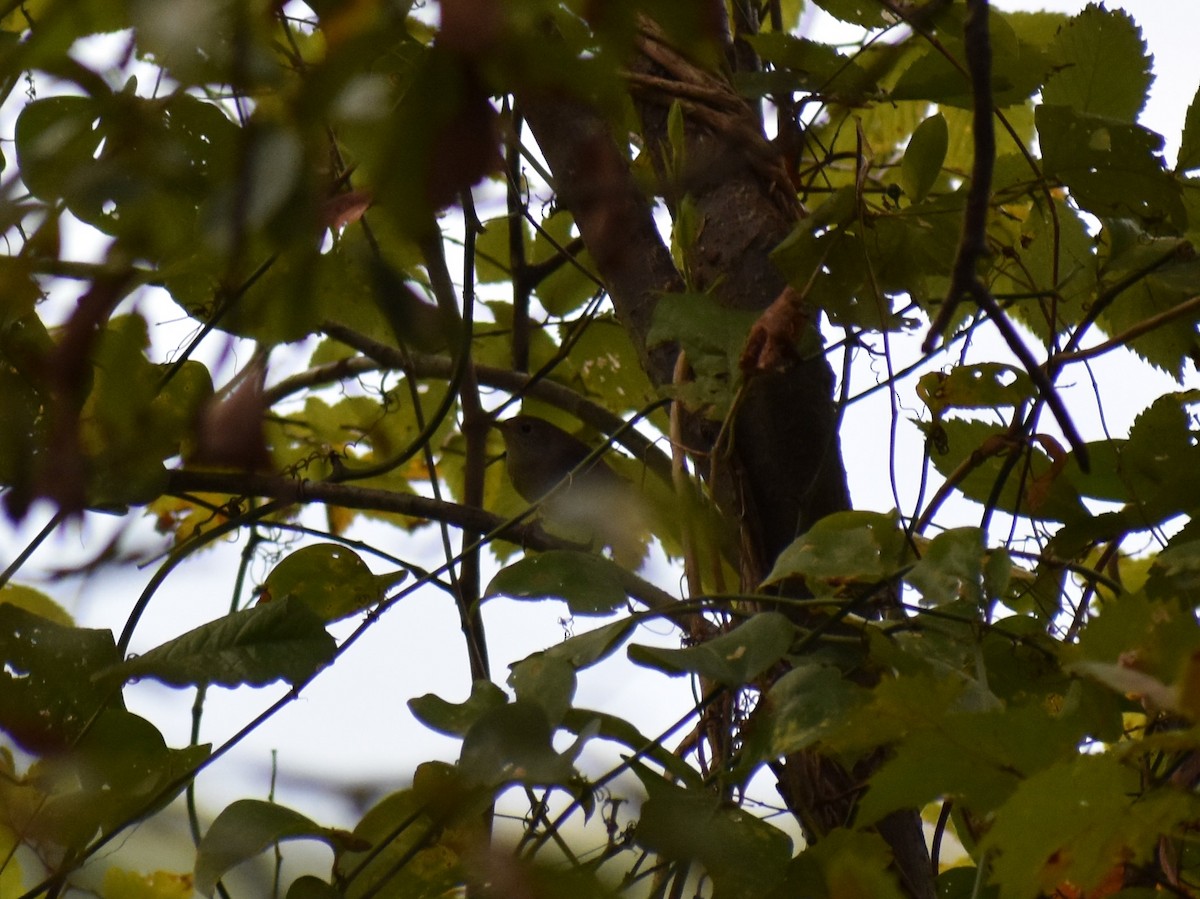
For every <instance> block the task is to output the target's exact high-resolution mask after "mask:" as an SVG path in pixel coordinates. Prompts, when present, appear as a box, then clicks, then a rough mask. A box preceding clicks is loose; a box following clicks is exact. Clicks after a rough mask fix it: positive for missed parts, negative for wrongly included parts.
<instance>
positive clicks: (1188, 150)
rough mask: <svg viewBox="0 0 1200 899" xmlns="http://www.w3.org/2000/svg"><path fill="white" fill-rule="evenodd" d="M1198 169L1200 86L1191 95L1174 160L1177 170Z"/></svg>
mask: <svg viewBox="0 0 1200 899" xmlns="http://www.w3.org/2000/svg"><path fill="white" fill-rule="evenodd" d="M1194 169H1200V88H1197V89H1196V95H1195V96H1194V97H1192V104H1191V106H1189V107H1188V111H1187V116H1186V117H1185V118H1184V120H1183V136H1182V137H1181V138H1180V141H1179V156H1178V158H1177V159H1176V162H1175V170H1176V171H1178V172H1190V171H1192V170H1194Z"/></svg>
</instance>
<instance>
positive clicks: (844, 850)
mask: <svg viewBox="0 0 1200 899" xmlns="http://www.w3.org/2000/svg"><path fill="white" fill-rule="evenodd" d="M894 857H895V856H894V853H893V851H892V849H891V847H889V846H888V844H887V843H885V842H884V841H883V838H882V837H881V836H879V834H877V833H860V832H858V831H854V830H850V829H848V828H840V827H839V828H835V829H834V830H833V831H831V832H830V833H829V834H827V835H826V836H825V837H822V839H821V841H820V842H819V843H817V845H816V846H813V847H810V848H809V849H807V850H806V851H805V852H804V853H803V854H802V855H800V856H799V857H798V858H796V859H795V860H793V863H792V866H791V868H792V869H791V871H789V874H788V883H787V886H788V889H787V890H785V891H783V892H782V893H781V894H780V895H784V896H794V895H805V894H808V893H809V891H811V890H812V887H811V886H810V885H809V884H810V883H811V881H812V879H813V878H814V876H816V877H819V878H820V882H821V883H822V886H824V887H825V890H826V893H825V895H827V896H828V897H830V899H841V897H843V896H870V897H871V899H903V897H904V896H906V895H908V894H907V893H906V892H904V891H902V890H901V889H900V886H899V884H898V883H897V882H896V875H895V873H894V861H893V860H894ZM814 869H815V870H814ZM973 899H975V897H973Z"/></svg>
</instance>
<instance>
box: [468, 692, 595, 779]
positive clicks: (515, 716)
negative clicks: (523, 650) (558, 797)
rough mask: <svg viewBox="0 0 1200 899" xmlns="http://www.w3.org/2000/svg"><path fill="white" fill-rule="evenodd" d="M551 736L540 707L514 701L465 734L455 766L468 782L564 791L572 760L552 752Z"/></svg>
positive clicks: (571, 776) (481, 719) (483, 717)
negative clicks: (538, 787)
mask: <svg viewBox="0 0 1200 899" xmlns="http://www.w3.org/2000/svg"><path fill="white" fill-rule="evenodd" d="M552 737H553V728H552V727H551V725H550V721H549V719H548V718H547V717H546V712H545V710H544V709H543V708H542V707H541V705H539V704H536V703H532V702H521V701H518V702H513V703H510V704H508V705H504V706H497V707H495V708H491V709H488V710H486V711H485V712H484V713H483V714H482V715H480V716H479V718H478V719H477V720H476V721H475V723H474V724H472V725H471V728H470V730H468V731H467V734H466V736H465V737H464V738H463V745H462V753H461V754H460V755H459V758H458V765H459V768H460V769H461V770H462V773H463V776H464V777H465V778H466V779H467V780H468V781H469V782H471V783H476V784H480V785H484V786H490V787H499V786H502V785H505V784H512V783H519V784H524V785H526V786H561V787H568V786H570V785H571V783H572V782H573V781H574V780H575V779H576V777H577V774H576V772H575V769H574V768H573V767H572V764H571V760H572V758H573V756H572V755H571V753H569V752H568V753H566V754H560V753H558V752H557V751H556V750H555V749H554V746H553V744H552Z"/></svg>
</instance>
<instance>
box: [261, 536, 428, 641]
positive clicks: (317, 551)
mask: <svg viewBox="0 0 1200 899" xmlns="http://www.w3.org/2000/svg"><path fill="white" fill-rule="evenodd" d="M406 577H408V572H407V571H404V570H402V569H401V570H399V571H394V572H391V573H390V574H379V575H377V574H372V573H371V569H369V568H368V567H367V563H366V562H364V561H363V560H362V558H361V557H360V556H359V555H358V554H357V553H356V552H354V551H353V550H351V549H349V548H348V547H345V546H342V545H341V544H338V543H317V544H314V545H313V546H305V547H303V548H302V549H298V550H296V551H295V552H294V553H292V554H291V555H289V556H287V557H286V558H285V559H283V561H281V562H280V563H279V564H278V565H276V566H275V567H274V568H272V569H271V573H270V574H268V575H267V579H266V581H265V582H264V583H263V586H262V594H261V598H260V599H259V602H260V603H267V602H278V601H279V600H281V599H292V600H293V601H294V602H296V603H298V604H300V605H304V606H307V607H308V608H309V609H310V610H311V611H312V612H313V613H315V614H316V616H317V617H318V618H320V619H321V621H323V622H326V623H329V622H331V621H340V620H341V619H342V618H347V617H349V616H351V615H354V614H355V613H357V612H361V611H363V610H365V609H369V608H370V607H371V606H374V605H377V604H379V603H380V602H382V601H383V599H384V597H385V596H387V592H388V590H390V589H391V588H392V587H394V586H395V585H396V584H398V583H400V582H401V581H403V580H404V579H405V578H406Z"/></svg>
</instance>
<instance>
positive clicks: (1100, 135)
mask: <svg viewBox="0 0 1200 899" xmlns="http://www.w3.org/2000/svg"><path fill="white" fill-rule="evenodd" d="M1035 121H1036V122H1037V130H1038V138H1039V140H1040V141H1041V145H1042V162H1043V170H1044V172H1045V174H1046V176H1047V177H1049V178H1057V179H1059V180H1061V181H1062V182H1063V183H1064V184H1066V186H1067V188H1068V189H1069V190H1070V191H1071V197H1072V198H1073V199H1074V200H1075V202H1076V203H1078V204H1079V205H1080V206H1081V207H1082V208H1083V209H1085V210H1087V211H1088V212H1092V213H1095V214H1096V215H1098V216H1101V217H1104V218H1108V217H1112V218H1128V217H1132V218H1135V219H1141V220H1143V221H1147V222H1151V223H1154V222H1158V221H1161V220H1163V219H1168V220H1169V221H1171V222H1172V223H1173V224H1174V225H1175V226H1176V227H1180V228H1182V227H1184V226H1185V225H1186V222H1187V212H1186V210H1185V209H1184V205H1183V200H1182V198H1181V195H1180V187H1179V184H1178V182H1177V181H1176V179H1175V178H1174V177H1173V176H1172V175H1171V174H1170V173H1169V172H1168V171H1166V168H1165V165H1164V163H1163V160H1162V158H1161V156H1159V155H1158V154H1159V153H1161V151H1162V147H1163V139H1162V137H1161V136H1160V135H1158V134H1155V133H1154V132H1153V131H1150V130H1148V129H1146V128H1143V127H1142V126H1141V125H1137V124H1132V123H1128V122H1122V121H1118V120H1115V119H1107V118H1102V117H1100V116H1095V115H1089V114H1086V113H1082V112H1080V111H1078V110H1076V109H1072V108H1071V107H1069V106H1051V105H1049V104H1043V105H1041V106H1039V107H1038V108H1037V112H1036V114H1035Z"/></svg>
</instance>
